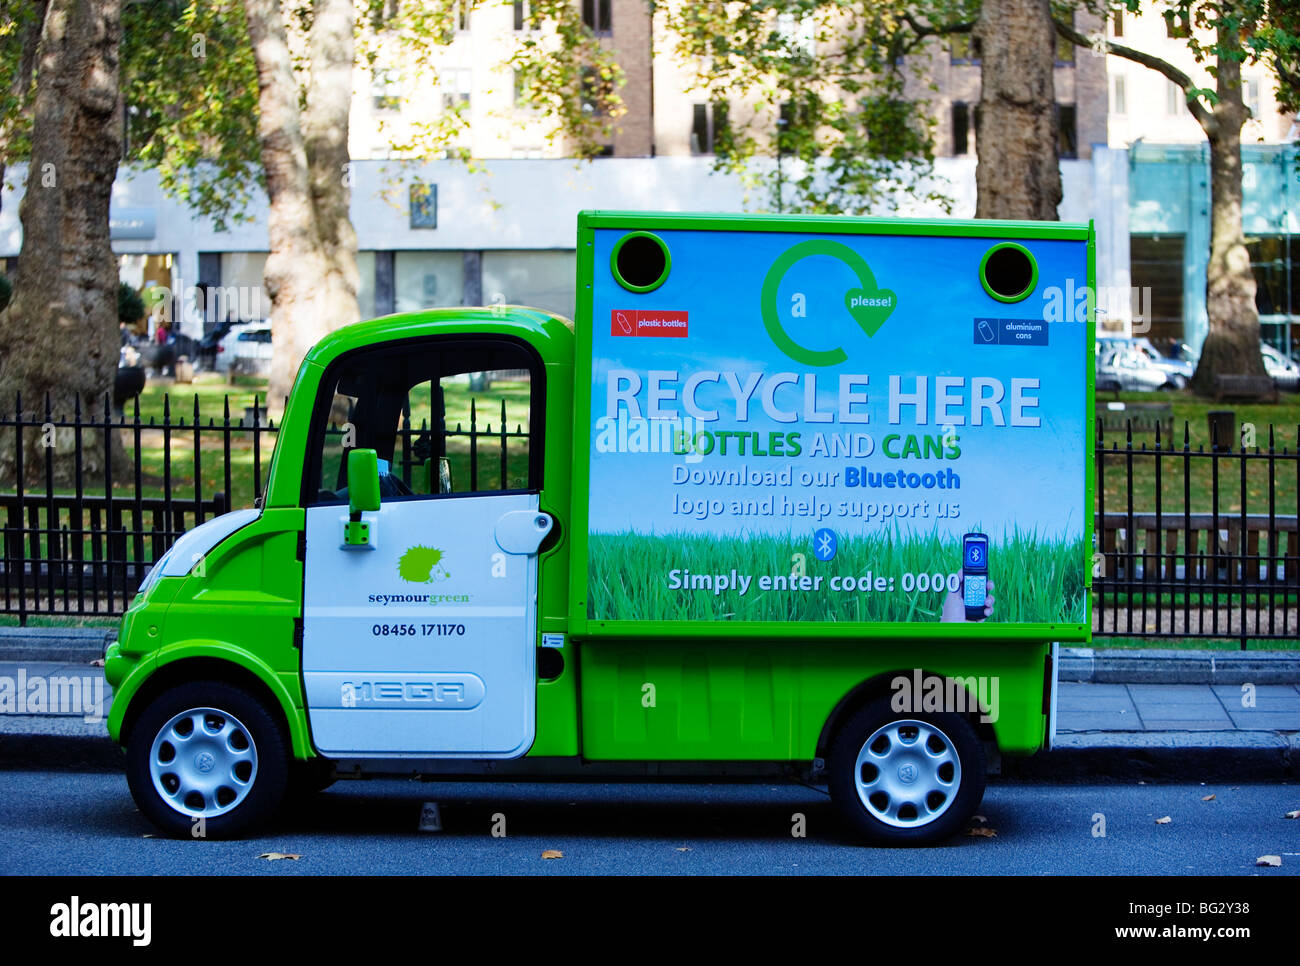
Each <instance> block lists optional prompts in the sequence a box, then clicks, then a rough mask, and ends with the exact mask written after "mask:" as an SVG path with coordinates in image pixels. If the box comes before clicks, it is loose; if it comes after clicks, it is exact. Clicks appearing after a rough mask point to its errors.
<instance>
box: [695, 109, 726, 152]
mask: <svg viewBox="0 0 1300 966" xmlns="http://www.w3.org/2000/svg"><path fill="white" fill-rule="evenodd" d="M726 129H727V102H726V101H714V102H713V103H711V104H696V105H695V106H694V109H693V116H692V122H691V154H716V153H717V146H718V138H719V136H720V135H722V134H723V133H724V132H725V131H726Z"/></svg>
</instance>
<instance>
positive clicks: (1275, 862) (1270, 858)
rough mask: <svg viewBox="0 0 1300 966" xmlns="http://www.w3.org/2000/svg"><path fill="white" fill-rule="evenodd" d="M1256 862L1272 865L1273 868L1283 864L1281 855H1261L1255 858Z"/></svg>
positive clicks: (1257, 863)
mask: <svg viewBox="0 0 1300 966" xmlns="http://www.w3.org/2000/svg"><path fill="white" fill-rule="evenodd" d="M1255 864H1256V865H1267V866H1271V867H1273V868H1276V867H1277V866H1279V865H1281V864H1282V856H1280V855H1261V856H1260V857H1259V858H1258V859H1256V860H1255Z"/></svg>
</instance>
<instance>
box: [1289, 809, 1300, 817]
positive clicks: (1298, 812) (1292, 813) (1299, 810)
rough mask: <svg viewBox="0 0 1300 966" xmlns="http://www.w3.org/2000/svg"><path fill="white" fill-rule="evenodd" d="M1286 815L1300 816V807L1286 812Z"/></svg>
mask: <svg viewBox="0 0 1300 966" xmlns="http://www.w3.org/2000/svg"><path fill="white" fill-rule="evenodd" d="M1286 817H1287V818H1300V808H1297V809H1296V810H1295V811H1294V812H1287V813H1286Z"/></svg>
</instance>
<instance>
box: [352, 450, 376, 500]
mask: <svg viewBox="0 0 1300 966" xmlns="http://www.w3.org/2000/svg"><path fill="white" fill-rule="evenodd" d="M378 509H379V455H378V454H377V453H376V452H375V451H374V450H373V449H354V450H352V451H351V452H349V453H348V510H349V511H350V512H351V513H352V515H353V516H354V517H355V516H357V515H358V514H360V513H362V512H365V513H373V512H374V511H375V510H378Z"/></svg>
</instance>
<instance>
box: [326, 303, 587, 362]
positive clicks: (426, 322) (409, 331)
mask: <svg viewBox="0 0 1300 966" xmlns="http://www.w3.org/2000/svg"><path fill="white" fill-rule="evenodd" d="M446 334H455V335H478V336H484V335H508V336H514V337H516V338H521V339H524V340H525V341H527V342H528V343H530V344H531V345H532V346H534V347H535V348H536V349H537V351H538V352H539V353H540V354H541V356H542V360H543V361H544V362H548V363H551V362H568V361H571V359H572V355H573V323H572V322H570V321H569V320H568V319H566V318H564V317H563V316H561V315H556V314H554V313H552V312H545V311H543V310H541V309H534V308H529V307H527V306H522V305H492V306H453V307H450V308H439V309H422V310H420V311H417V312H399V313H397V314H395V315H385V316H382V317H381V318H377V319H369V320H367V321H365V322H357V323H354V324H353V325H346V326H344V327H343V328H341V329H336V330H335V331H333V332H331V333H329V334H328V335H326V336H325V337H324V338H323V339H321V340H320V341H319V342H317V343H316V344H315V345H314V346H312V348H311V350H310V351H308V353H307V356H306V359H305V360H304V361H305V362H307V363H312V364H315V365H318V366H322V367H323V366H327V365H329V363H331V362H333V361H334V360H335V359H337V358H338V357H339V356H341V355H343V354H344V353H345V352H351V351H352V350H353V349H360V348H363V347H365V346H373V345H382V344H385V343H389V342H394V341H398V340H403V339H416V338H420V337H423V336H436V335H446Z"/></svg>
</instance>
